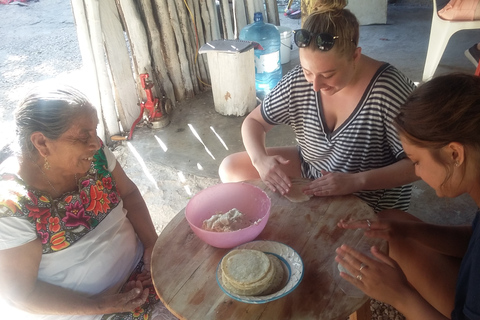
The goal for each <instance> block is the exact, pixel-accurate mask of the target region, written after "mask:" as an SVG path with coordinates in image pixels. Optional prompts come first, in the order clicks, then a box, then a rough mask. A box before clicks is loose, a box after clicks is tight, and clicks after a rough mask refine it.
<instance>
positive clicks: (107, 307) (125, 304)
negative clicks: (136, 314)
mask: <svg viewBox="0 0 480 320" xmlns="http://www.w3.org/2000/svg"><path fill="white" fill-rule="evenodd" d="M148 293H149V289H148V288H145V287H144V286H143V285H142V282H141V281H130V282H128V283H127V284H126V285H125V287H124V288H123V290H122V292H120V293H117V294H111V295H105V296H99V297H98V303H99V308H100V312H99V313H100V314H110V313H121V312H131V311H133V310H135V308H138V307H140V306H141V305H143V304H144V303H145V301H146V300H147V298H148Z"/></svg>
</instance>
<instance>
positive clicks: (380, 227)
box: [337, 210, 411, 241]
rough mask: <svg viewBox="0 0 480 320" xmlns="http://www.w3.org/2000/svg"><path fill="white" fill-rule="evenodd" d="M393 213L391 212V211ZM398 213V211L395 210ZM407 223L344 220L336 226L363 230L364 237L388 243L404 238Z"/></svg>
mask: <svg viewBox="0 0 480 320" xmlns="http://www.w3.org/2000/svg"><path fill="white" fill-rule="evenodd" d="M392 211H393V210H392ZM397 211H399V210H397ZM409 224H411V223H409V222H400V221H396V220H393V219H388V220H373V219H363V220H344V219H341V220H340V221H339V222H338V224H337V226H338V227H340V228H343V229H354V230H356V229H363V230H364V231H365V235H366V236H367V237H370V238H380V239H384V240H387V241H390V240H391V239H393V238H396V239H398V238H405V237H406V231H407V227H408V225H409Z"/></svg>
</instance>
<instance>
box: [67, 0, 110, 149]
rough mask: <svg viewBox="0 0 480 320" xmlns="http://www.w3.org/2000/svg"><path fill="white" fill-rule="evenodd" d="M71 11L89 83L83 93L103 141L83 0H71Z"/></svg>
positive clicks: (99, 107) (103, 131)
mask: <svg viewBox="0 0 480 320" xmlns="http://www.w3.org/2000/svg"><path fill="white" fill-rule="evenodd" d="M71 3H72V11H73V16H74V19H75V26H76V29H77V37H78V44H79V47H80V54H81V55H82V62H83V73H84V77H85V79H88V80H87V81H86V82H87V84H88V85H89V88H87V90H88V91H87V92H85V94H86V95H87V96H88V98H89V100H90V102H91V103H92V104H93V105H94V106H95V108H96V109H97V117H98V119H99V122H98V128H97V135H98V136H99V137H100V139H102V140H103V141H106V139H105V137H106V134H105V124H104V119H103V113H102V105H101V102H100V101H101V100H100V92H99V90H98V77H97V68H96V67H95V58H94V56H93V48H92V43H91V42H90V32H89V30H88V21H87V15H86V12H85V6H84V3H83V0H72V2H71Z"/></svg>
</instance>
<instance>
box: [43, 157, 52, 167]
mask: <svg viewBox="0 0 480 320" xmlns="http://www.w3.org/2000/svg"><path fill="white" fill-rule="evenodd" d="M43 167H44V168H45V170H49V169H50V163H48V160H47V156H45V163H44V164H43Z"/></svg>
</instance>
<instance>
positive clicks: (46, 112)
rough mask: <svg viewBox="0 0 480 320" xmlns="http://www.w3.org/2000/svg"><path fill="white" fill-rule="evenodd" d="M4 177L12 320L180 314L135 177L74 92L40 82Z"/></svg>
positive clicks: (2, 215)
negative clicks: (154, 258) (162, 290)
mask: <svg viewBox="0 0 480 320" xmlns="http://www.w3.org/2000/svg"><path fill="white" fill-rule="evenodd" d="M15 119H16V134H17V138H18V146H19V150H18V155H17V157H11V158H9V159H7V160H5V161H4V163H2V167H1V176H0V190H1V193H0V194H1V195H0V283H1V284H2V285H1V286H0V294H1V297H2V298H3V299H5V300H6V301H7V302H8V303H9V304H11V305H12V306H14V307H15V308H14V309H15V312H16V314H15V316H14V319H30V318H32V319H107V318H108V319H133V318H134V316H135V317H138V316H142V319H143V318H144V317H148V319H175V318H174V317H173V316H172V315H171V314H170V313H169V312H168V310H166V308H165V307H164V306H163V305H162V304H161V302H159V301H158V298H157V297H156V295H155V291H154V290H153V288H152V281H151V277H150V273H149V269H150V259H151V253H152V249H153V246H154V244H155V241H156V239H157V234H156V232H155V228H154V226H153V224H152V221H151V218H150V215H149V212H148V209H147V207H146V205H145V202H144V200H143V198H142V197H141V195H140V193H139V191H138V189H137V187H136V186H135V184H134V183H133V182H132V181H131V180H130V179H129V178H128V177H127V176H126V175H125V172H124V171H123V169H122V167H121V166H120V165H119V164H118V163H117V162H116V160H115V157H114V155H113V154H112V152H111V151H110V150H109V149H108V148H107V147H105V146H104V145H103V144H102V142H101V141H100V140H99V139H98V137H97V134H96V128H97V124H98V119H97V113H96V110H95V108H94V107H93V106H92V105H91V104H90V103H89V101H88V100H87V99H86V98H85V97H84V96H83V95H82V94H81V93H80V92H78V91H77V90H75V89H73V88H70V87H60V88H58V89H56V90H50V89H47V88H38V89H37V91H35V92H32V93H31V94H30V95H29V96H28V97H27V98H26V99H25V100H24V101H23V103H22V104H21V105H20V106H19V108H17V110H16V113H15Z"/></svg>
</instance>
